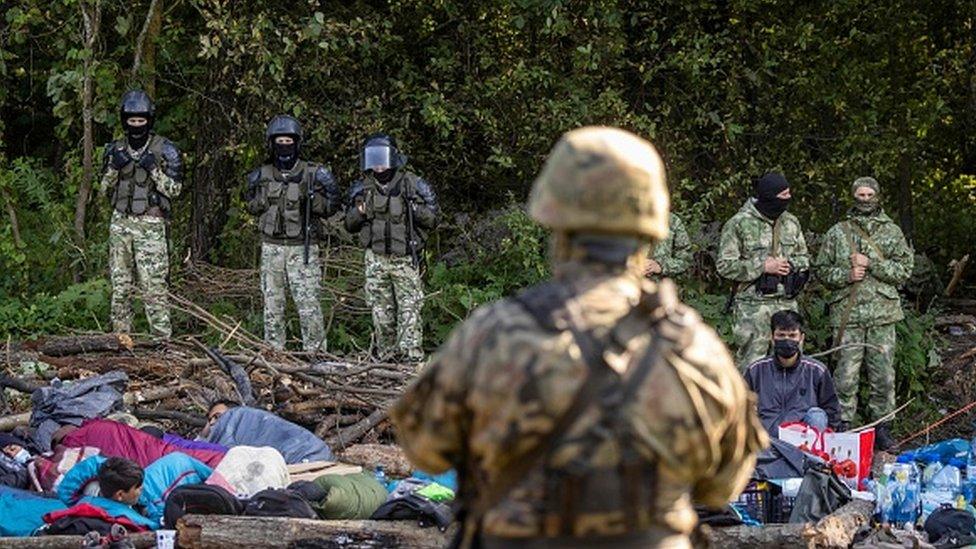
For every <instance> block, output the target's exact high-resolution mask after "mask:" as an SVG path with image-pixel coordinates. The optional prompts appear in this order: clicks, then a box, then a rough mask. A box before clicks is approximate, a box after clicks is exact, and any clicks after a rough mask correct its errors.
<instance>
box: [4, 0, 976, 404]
mask: <svg viewBox="0 0 976 549" xmlns="http://www.w3.org/2000/svg"><path fill="white" fill-rule="evenodd" d="M136 86H138V87H143V88H145V89H147V90H148V91H149V92H150V94H151V95H152V96H153V98H154V99H155V101H156V103H157V112H158V117H157V122H156V129H157V131H158V132H159V133H162V134H164V135H166V136H167V137H169V138H170V139H172V140H173V141H174V142H176V143H177V144H178V146H179V147H180V148H181V149H182V150H183V152H184V153H185V161H186V163H185V166H186V171H185V182H184V192H183V194H182V196H181V197H179V198H178V199H177V200H176V201H175V204H176V211H175V215H174V218H173V220H172V222H171V226H170V242H171V260H172V265H173V269H172V271H173V272H172V278H173V286H174V291H176V292H178V293H180V294H181V295H185V296H187V297H189V298H190V299H194V300H198V301H201V302H203V303H204V304H205V305H206V306H207V307H208V308H210V309H211V310H212V311H214V312H215V314H218V315H230V316H233V317H235V318H238V319H240V320H241V322H242V323H243V326H244V327H245V328H247V329H250V330H252V331H254V332H256V333H258V334H260V330H261V324H260V299H259V295H258V285H257V278H256V275H254V274H253V270H254V268H255V267H256V265H257V259H258V255H257V253H256V252H257V249H258V248H257V237H256V235H255V230H254V227H253V220H252V219H250V218H249V217H248V216H247V215H246V213H244V212H243V211H242V209H241V207H240V195H239V193H240V189H241V187H242V186H243V176H244V174H245V173H246V171H247V170H249V169H250V168H252V167H253V166H255V165H257V164H258V163H259V162H261V161H262V159H263V156H264V154H265V149H264V145H263V143H262V138H263V131H264V125H265V123H266V121H267V120H268V119H269V118H270V117H271V116H272V115H274V114H276V113H279V112H286V113H290V114H293V115H295V116H297V117H298V118H300V119H301V120H302V121H303V123H304V124H305V127H306V129H307V130H306V132H307V146H306V148H305V151H306V156H307V157H310V158H312V159H316V160H320V161H324V162H326V163H328V164H329V165H331V167H332V169H333V171H334V172H335V174H336V175H337V177H338V179H339V181H340V184H341V185H342V187H343V188H348V186H349V185H350V184H351V183H352V181H353V180H354V179H355V177H356V176H357V174H356V170H357V158H358V149H359V146H360V144H361V140H362V138H363V137H364V136H365V135H367V134H369V133H371V132H374V131H379V130H384V131H387V132H390V133H392V134H394V135H395V136H396V137H397V138H398V139H399V141H400V143H401V145H402V148H403V149H404V150H405V152H406V153H407V154H408V155H409V156H410V159H411V160H410V162H411V165H412V166H413V169H415V170H416V171H418V172H419V173H421V174H422V175H424V176H425V177H426V178H427V179H429V180H430V181H431V182H432V183H433V184H434V186H435V188H436V190H437V192H438V194H439V195H440V198H441V200H442V204H443V209H444V212H445V223H444V226H443V228H442V229H441V230H440V231H439V232H438V234H437V235H436V238H435V239H434V241H433V242H432V243H431V246H430V248H429V250H428V252H427V264H428V273H427V280H428V288H429V290H430V294H431V296H430V298H429V300H428V302H427V305H426V309H425V318H426V323H427V337H428V344H429V346H431V347H433V346H436V344H437V343H438V342H439V341H440V340H441V339H442V338H443V336H444V334H445V333H446V332H447V331H448V330H449V329H450V327H451V326H452V325H453V324H454V323H455V322H456V321H457V320H459V319H461V318H463V317H464V315H465V314H467V312H468V311H469V310H470V309H471V308H472V307H474V306H476V305H477V304H479V303H482V302H484V301H485V300H488V299H492V298H496V297H498V296H500V295H504V294H506V293H508V292H510V291H512V289H514V288H515V287H517V286H519V285H522V284H526V283H530V282H533V281H535V280H538V279H539V278H540V277H541V276H543V275H544V274H545V263H544V255H545V250H544V248H545V244H544V238H543V236H542V232H541V231H540V230H539V229H538V228H535V227H534V226H533V225H532V224H531V223H530V222H529V221H528V220H527V219H526V217H525V215H524V214H523V213H522V212H521V210H520V208H519V204H520V203H521V201H522V200H523V199H524V198H525V196H526V194H527V192H528V189H529V185H530V183H531V181H532V179H533V177H534V175H535V174H536V172H537V170H538V169H539V166H540V164H541V162H542V160H543V159H544V156H545V154H546V152H547V151H548V149H549V148H550V147H551V145H552V143H553V142H554V141H555V139H557V138H558V136H559V135H560V134H561V133H562V132H564V131H566V130H567V129H570V128H573V127H576V126H579V125H583V124H610V125H617V126H622V127H625V128H628V129H630V130H632V131H634V132H636V133H638V134H640V135H643V136H646V137H647V138H649V139H651V140H652V141H653V142H654V143H655V144H656V145H657V146H658V148H659V149H660V151H661V152H662V154H663V156H664V157H665V159H666V161H667V165H668V169H669V177H670V184H671V189H672V191H673V195H674V207H675V209H676V210H677V211H678V212H679V213H680V214H681V215H682V216H683V217H684V218H685V219H686V220H687V221H688V222H689V225H690V226H691V229H692V233H693V235H694V240H695V246H696V252H697V253H696V265H695V269H694V272H693V273H692V276H691V277H689V278H688V279H687V280H685V281H684V283H683V286H684V290H683V291H684V292H685V297H686V298H687V299H688V300H689V301H691V302H692V303H694V304H695V305H697V306H698V307H699V308H700V310H701V311H702V312H703V314H704V315H705V316H706V318H708V319H710V320H712V321H713V322H715V323H716V325H717V326H718V328H719V330H720V331H722V332H725V333H727V326H726V325H725V324H724V323H725V322H726V319H725V318H724V317H723V315H722V314H721V304H722V302H723V301H724V296H723V295H722V294H724V293H725V292H726V291H727V285H725V284H723V283H722V282H721V281H719V280H718V279H717V277H716V276H715V274H714V270H713V269H712V268H711V266H710V264H709V252H710V251H711V250H712V248H713V246H714V241H715V239H716V238H715V237H716V234H717V232H716V231H717V227H718V223H719V222H721V221H723V220H725V219H726V218H728V217H729V216H730V215H732V214H733V213H734V212H735V210H737V209H738V208H739V206H740V205H741V203H742V201H743V200H744V199H745V198H746V197H747V196H748V194H749V192H750V180H751V178H753V177H755V176H757V175H759V174H761V173H762V172H764V171H766V170H769V169H778V170H782V171H783V172H784V173H785V174H786V175H787V177H788V178H789V180H790V181H791V183H792V186H793V192H794V196H795V197H796V199H795V201H794V204H793V206H792V207H791V210H792V211H794V212H795V213H797V214H798V215H799V217H800V218H801V220H803V222H804V224H805V227H806V228H807V229H808V230H809V231H810V232H811V241H812V242H813V244H814V246H815V244H816V234H818V233H822V232H823V231H825V230H826V229H827V228H828V227H829V226H830V225H831V224H832V223H834V222H835V221H836V220H837V219H838V217H839V216H841V215H842V214H843V213H844V212H845V210H846V208H847V207H848V206H849V195H850V191H849V186H850V182H851V181H852V180H853V179H854V178H856V177H857V176H860V175H873V176H875V177H876V178H877V179H878V180H879V181H880V182H881V183H882V186H883V189H884V202H885V206H886V208H887V210H888V211H889V213H890V214H891V215H892V217H893V218H894V219H896V220H897V221H898V222H899V223H900V224H901V226H902V227H903V229H904V230H905V233H906V235H907V236H908V237H909V239H910V240H911V242H912V243H913V244H914V246H915V249H916V250H917V251H918V252H919V253H920V254H924V256H925V257H926V258H928V259H930V260H931V263H928V262H922V263H923V266H924V267H925V268H927V269H929V273H928V276H929V277H930V278H937V277H943V278H944V277H945V268H946V265H947V263H948V261H949V260H950V259H952V258H956V257H959V256H961V255H962V254H964V253H968V252H970V251H971V250H972V249H973V243H974V240H976V238H974V236H973V235H974V232H976V217H974V215H973V213H974V209H973V207H974V203H976V1H974V0H955V1H951V0H935V1H930V2H914V1H908V0H890V1H886V2H868V1H863V0H834V1H831V2H784V1H771V0H725V1H716V2H705V1H697V0H656V1H653V2H647V1H637V0H631V1H625V0H617V1H613V0H601V1H587V2H582V1H568V0H512V1H483V2H464V1H455V0H389V1H354V2H332V1H311V0H307V1H298V2H287V3H283V2H266V1H255V0H169V1H162V0H126V1H121V0H44V1H39V0H7V1H6V2H4V3H3V4H0V114H2V116H0V205H2V209H0V216H2V217H0V269H2V271H3V273H4V275H3V277H0V333H3V334H6V335H7V337H26V336H32V335H36V334H40V333H45V332H59V331H61V332H63V331H72V330H101V329H105V326H106V324H107V322H108V295H109V287H108V283H107V273H106V253H107V242H106V240H107V224H108V219H109V216H110V213H111V212H110V208H109V207H108V205H107V202H106V201H104V200H101V199H99V198H98V197H96V196H94V193H93V188H94V186H95V184H96V182H97V178H98V175H99V172H100V170H101V146H102V144H104V143H106V142H108V141H110V140H111V139H112V138H113V137H114V136H116V135H117V134H118V132H119V120H118V100H119V97H120V96H121V94H122V93H123V92H124V91H125V90H127V89H129V88H130V87H136ZM325 230H326V232H327V233H328V234H329V235H330V246H329V251H328V253H327V259H328V264H329V267H327V269H326V273H325V284H326V288H327V290H328V291H327V292H326V293H327V294H328V297H327V300H328V301H329V302H330V303H328V305H329V310H330V311H331V313H329V337H330V345H331V347H332V348H334V349H336V350H339V351H351V350H355V349H361V348H363V347H365V346H366V345H368V334H369V322H368V314H367V312H366V309H365V307H364V306H363V304H362V301H361V295H360V291H359V280H358V279H357V277H358V276H360V272H361V268H360V267H359V265H358V263H359V259H358V257H359V256H358V255H357V254H356V252H355V251H354V250H352V249H351V248H350V247H349V240H348V237H347V236H346V235H343V234H342V231H341V230H339V229H338V228H337V225H336V224H335V223H334V222H333V223H332V224H330V225H329V226H328V227H326V228H325ZM357 269H358V270H357ZM922 274H925V273H922ZM822 298H823V294H822V290H820V289H818V288H817V287H816V286H814V287H813V288H812V289H811V291H810V292H808V296H807V297H806V298H805V299H806V301H805V303H804V306H805V309H806V311H807V314H808V315H810V316H811V317H812V318H813V321H814V332H815V333H814V335H813V338H812V340H813V341H814V342H816V343H819V344H822V343H824V342H825V341H826V338H827V334H826V329H825V327H824V326H823V323H822V319H823V310H822ZM907 303H908V304H909V305H910V307H911V308H912V311H910V315H909V318H908V320H906V322H905V323H903V325H902V326H900V327H899V330H900V333H901V334H902V337H903V339H902V341H903V342H904V344H903V345H902V346H901V348H900V349H899V353H900V355H899V376H900V377H899V392H900V394H901V395H905V394H910V393H911V392H913V391H914V392H917V391H918V390H920V388H921V387H922V384H921V383H922V382H924V379H925V376H926V374H925V371H924V370H925V368H926V367H927V365H931V363H932V362H933V360H934V358H933V354H932V352H931V351H932V349H933V345H934V343H933V340H932V339H931V338H930V337H928V330H930V329H931V318H930V315H929V313H925V309H926V306H927V305H928V297H924V296H923V297H917V296H916V298H915V301H914V302H912V301H911V300H908V302H907ZM927 315H929V316H927ZM178 322H179V324H178V330H182V331H183V332H184V333H186V332H193V331H199V332H205V331H206V326H202V325H200V324H199V323H198V322H196V321H195V320H194V319H193V318H192V317H190V316H187V315H184V316H181V317H178ZM296 331H297V330H296Z"/></svg>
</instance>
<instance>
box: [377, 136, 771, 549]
mask: <svg viewBox="0 0 976 549" xmlns="http://www.w3.org/2000/svg"><path fill="white" fill-rule="evenodd" d="M667 211H668V198H667V191H666V186H665V182H664V168H663V163H662V162H661V161H660V158H659V156H658V155H657V153H656V151H654V149H653V147H652V146H651V145H650V144H649V143H647V142H646V141H643V140H641V139H639V138H637V137H636V136H634V135H633V134H629V133H627V132H624V131H622V130H616V129H613V128H584V129H580V130H574V131H572V132H569V133H567V134H566V135H565V136H564V137H563V139H562V140H560V142H559V143H558V144H557V145H556V148H555V149H554V150H553V151H552V153H551V154H550V155H549V159H548V160H547V161H546V167H545V168H543V172H542V174H541V175H540V176H539V178H538V179H537V180H536V183H535V186H534V187H533V191H532V198H531V199H530V214H531V215H532V217H533V219H535V220H536V221H538V222H540V223H541V224H542V225H544V226H547V227H549V228H551V229H552V230H553V231H554V234H553V258H554V263H553V273H554V277H553V279H554V280H553V282H551V283H547V284H543V285H540V286H536V287H533V288H530V289H528V290H526V291H524V292H523V293H521V294H520V295H519V296H518V297H515V298H509V299H504V300H501V301H498V302H495V303H491V304H488V305H484V306H482V307H479V308H478V309H477V310H476V311H474V312H473V313H472V314H471V316H470V317H469V318H468V319H467V320H466V321H465V322H463V323H462V324H461V325H460V326H459V327H457V328H456V329H455V330H454V331H453V333H452V334H451V335H450V337H449V338H448V340H447V341H446V342H445V343H444V345H443V346H442V347H441V349H440V350H439V351H438V352H437V353H436V354H435V355H434V356H433V357H432V358H431V360H430V362H429V363H428V365H427V366H426V367H425V368H424V370H422V371H421V374H420V376H419V377H418V378H417V379H416V380H415V381H414V383H413V384H412V385H411V386H410V387H409V388H408V389H407V391H406V392H405V393H404V395H403V396H402V397H401V398H400V400H399V401H397V402H396V403H395V404H394V406H393V407H392V408H391V410H390V417H391V418H392V420H393V422H394V424H395V426H396V428H397V433H398V441H399V443H400V445H401V447H402V448H403V449H404V452H405V453H406V454H407V456H408V457H409V458H410V460H411V461H412V462H413V463H414V464H415V465H417V466H418V467H419V468H421V469H423V470H425V471H428V472H431V473H439V472H443V471H446V470H448V469H450V468H452V467H453V468H456V469H457V471H458V476H459V480H460V492H459V497H460V501H462V502H463V503H464V506H465V509H466V510H467V511H469V513H470V512H471V510H472V509H475V513H474V514H473V515H472V514H468V515H467V516H466V520H465V530H464V532H465V534H466V535H467V536H468V537H467V540H468V541H476V540H480V541H481V542H482V544H483V546H484V547H486V548H494V547H540V548H541V547H582V546H586V547H641V548H645V547H689V546H690V542H689V539H688V534H689V533H690V532H691V531H692V529H693V527H694V526H695V523H696V521H697V516H696V513H695V510H694V507H693V506H694V505H696V504H703V505H707V506H712V507H717V506H721V505H723V504H724V503H726V502H728V501H729V500H730V499H731V498H733V497H735V495H736V494H738V492H739V491H740V490H741V489H742V487H743V486H744V485H745V483H746V482H747V481H748V479H749V476H750V475H751V474H752V471H753V467H754V465H755V455H756V452H757V451H758V450H759V449H760V448H761V447H762V446H763V445H764V444H765V434H764V432H763V429H762V427H761V426H760V425H759V422H758V419H757V417H756V414H755V402H754V400H752V397H751V394H750V393H749V392H748V391H747V389H746V387H745V383H744V381H743V379H742V377H741V376H740V375H739V374H738V372H737V371H736V370H735V368H734V366H733V364H732V359H731V357H730V356H729V353H728V351H727V350H726V348H725V346H724V345H723V344H722V342H721V341H720V340H719V338H718V337H717V335H716V334H715V332H714V331H713V330H712V329H711V328H709V327H708V326H706V325H705V324H704V323H703V322H702V321H701V319H700V318H699V317H698V315H697V314H696V313H695V312H694V311H692V310H691V309H689V308H687V307H684V306H683V305H682V304H681V303H680V302H679V301H678V299H677V294H676V292H675V289H674V285H673V284H672V283H671V282H670V281H668V280H665V281H662V282H660V283H655V282H653V281H650V280H648V279H646V278H644V277H643V276H642V274H643V269H644V261H643V260H644V258H646V257H647V254H648V252H649V250H650V246H649V244H650V242H652V241H653V240H656V239H658V238H662V237H664V236H665V235H666V233H667V223H666V220H667ZM610 212H615V213H616V214H617V215H616V216H609V215H608V214H609V213H610ZM593 230H595V231H597V232H596V233H592V232H589V231H593ZM608 235H610V236H608ZM631 235H633V237H631ZM553 289H557V290H558V292H554V290H553ZM551 296H556V297H557V299H551ZM540 298H541V299H540ZM539 303H543V304H546V303H548V304H549V305H547V306H543V307H541V310H544V311H550V312H551V313H552V314H551V315H547V316H545V317H543V316H541V315H540V314H539V310H540V308H537V307H535V305H530V304H539ZM570 310H573V311H575V314H574V315H570V314H569V313H568V311H570ZM530 311H533V312H530ZM568 317H570V318H571V317H575V318H576V321H574V322H573V324H575V325H576V328H577V329H578V330H579V331H581V332H584V333H587V334H589V337H587V339H588V340H592V341H593V343H592V347H594V348H596V349H597V352H598V353H601V354H602V357H603V359H604V361H605V364H587V362H588V360H586V359H583V358H582V357H583V356H584V355H585V353H584V352H583V351H582V349H581V347H580V345H579V344H578V341H580V340H578V339H577V337H575V336H574V335H573V333H572V332H571V331H570V330H569V324H568V321H567V320H566V318H568ZM550 318H551V319H553V320H554V321H549V320H547V319H550ZM654 341H658V342H663V343H652V342H654ZM652 345H653V348H652ZM645 357H646V358H647V359H648V360H651V361H652V362H651V364H652V365H651V367H650V369H649V370H644V371H646V372H647V375H646V376H645V377H643V378H640V379H634V378H633V375H636V374H635V372H637V371H641V370H640V367H639V366H638V363H641V362H644V359H645ZM594 362H595V361H594ZM594 372H601V374H602V375H603V376H607V377H609V378H611V379H612V380H613V383H615V384H616V386H617V387H620V386H623V387H627V390H630V389H633V392H632V393H631V394H626V393H625V394H624V395H620V393H614V394H615V395H618V396H619V400H618V401H612V400H604V399H606V398H607V397H606V393H605V392H600V396H598V397H596V398H593V399H584V400H582V401H581V403H580V404H579V406H582V408H581V412H580V413H579V414H578V415H573V416H571V417H573V418H574V420H575V421H572V422H570V423H568V428H566V429H565V430H564V431H563V430H557V429H556V427H555V426H556V424H557V421H561V418H563V417H564V416H565V415H566V414H567V410H571V409H572V406H573V402H574V401H575V398H576V397H577V395H578V394H579V389H580V387H581V386H583V385H584V384H586V383H588V382H589V380H591V379H599V378H594ZM597 383H599V382H597ZM596 386H599V385H596ZM601 397H602V398H601ZM584 402H585V403H586V405H585V406H584V405H583V403H584ZM614 402H619V403H620V404H619V405H617V406H615V404H614ZM608 409H613V410H614V412H613V415H612V416H611V415H609V414H608V413H607V412H608ZM607 420H610V423H609V424H608V423H606V422H607ZM597 424H598V425H599V426H600V427H601V428H599V429H597V428H595V426H596V425H597ZM607 425H610V427H605V426H607ZM554 432H556V433H558V434H559V435H560V436H558V437H557V438H555V439H552V438H551V437H552V436H553V435H552V434H553V433H554ZM594 434H596V435H597V436H598V437H599V438H598V439H597V440H595V441H594V438H593V435H594ZM543 445H544V446H543ZM531 456H537V457H535V458H533V457H531ZM520 468H521V469H522V470H521V471H519V472H518V473H514V472H513V470H519V469H520ZM523 471H524V473H525V474H524V475H523V474H522V472H523ZM513 474H514V475H515V476H514V477H512V475H513ZM509 485H511V489H509ZM493 493H495V494H498V495H497V496H495V497H494V498H492V497H490V496H488V495H487V494H493ZM479 498H480V500H481V503H480V504H478V503H477V502H478V500H479ZM472 501H473V502H475V503H474V504H472ZM479 527H480V529H479ZM475 536H478V537H475Z"/></svg>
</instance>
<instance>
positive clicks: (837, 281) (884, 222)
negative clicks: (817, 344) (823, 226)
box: [816, 210, 915, 328]
mask: <svg viewBox="0 0 976 549" xmlns="http://www.w3.org/2000/svg"><path fill="white" fill-rule="evenodd" d="M852 225H854V226H857V227H859V228H860V229H861V231H863V232H864V234H866V235H867V236H868V237H869V238H870V242H868V241H865V239H864V238H863V237H862V236H861V233H860V232H858V231H857V230H856V229H855V227H854V226H852ZM851 239H853V243H854V248H855V250H851ZM854 251H856V252H858V253H861V254H864V255H866V256H868V259H869V260H870V265H869V266H868V270H867V275H866V276H865V278H864V280H862V281H861V282H860V283H859V285H858V289H857V293H856V294H855V301H854V304H853V306H852V307H851V312H850V316H849V319H848V326H860V327H865V326H877V325H880V324H889V323H892V322H898V321H899V320H901V319H902V318H904V316H905V315H904V313H902V309H901V299H900V298H899V296H898V286H899V285H900V284H902V283H904V282H905V281H906V280H908V278H909V277H910V276H911V274H912V268H913V266H914V263H915V261H914V252H913V251H912V248H911V247H910V246H909V245H908V242H906V241H905V235H904V234H902V232H901V229H900V228H899V227H898V225H896V224H895V222H894V221H892V220H891V218H890V217H888V216H887V215H886V214H885V213H884V211H881V210H879V211H877V212H876V213H875V214H873V215H857V214H855V213H854V212H851V213H849V214H848V217H847V219H846V220H844V221H841V222H840V223H837V224H836V225H834V226H833V227H831V228H830V230H829V231H827V234H826V235H824V237H823V243H822V244H821V245H820V253H819V254H817V261H816V265H817V277H818V278H819V279H820V280H821V281H822V282H823V283H824V285H825V286H827V288H828V289H830V290H833V295H832V296H831V299H830V303H831V307H830V323H831V325H832V326H833V327H835V328H836V327H838V326H840V324H841V320H842V316H843V314H844V313H843V312H844V309H845V307H846V302H847V299H848V296H850V293H851V289H852V288H853V287H854V284H853V283H851V282H850V273H851V253H852V252H854Z"/></svg>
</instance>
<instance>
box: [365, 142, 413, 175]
mask: <svg viewBox="0 0 976 549" xmlns="http://www.w3.org/2000/svg"><path fill="white" fill-rule="evenodd" d="M359 159H360V163H359V164H360V165H359V167H360V168H361V169H362V170H363V171H364V172H366V171H370V170H373V171H376V170H377V169H379V170H380V171H384V170H390V171H393V170H396V169H397V168H399V167H401V166H403V165H404V164H406V163H407V157H406V156H405V155H403V154H401V153H400V150H399V149H397V143H396V139H394V138H393V137H392V136H390V135H389V134H385V133H374V134H373V135H371V136H369V137H367V138H366V140H365V141H363V150H362V152H361V153H360V156H359Z"/></svg>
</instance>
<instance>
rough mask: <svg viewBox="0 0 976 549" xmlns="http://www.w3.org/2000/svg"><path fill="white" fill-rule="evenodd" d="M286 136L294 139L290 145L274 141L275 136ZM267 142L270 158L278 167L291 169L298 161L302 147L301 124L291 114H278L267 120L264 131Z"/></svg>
mask: <svg viewBox="0 0 976 549" xmlns="http://www.w3.org/2000/svg"><path fill="white" fill-rule="evenodd" d="M281 136H287V137H291V138H292V139H294V140H295V142H294V143H292V144H290V145H282V144H279V143H275V138H276V137H281ZM264 137H265V139H266V140H267V142H268V151H269V153H270V155H271V160H272V161H273V162H274V163H275V165H276V166H278V168H279V169H291V168H292V167H293V166H294V165H295V162H297V161H298V155H299V152H300V151H301V147H302V125H301V124H299V122H298V120H296V119H295V118H294V117H292V116H288V115H287V114H279V115H278V116H275V117H274V118H272V119H271V121H270V122H268V129H267V130H266V131H265V132H264Z"/></svg>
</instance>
